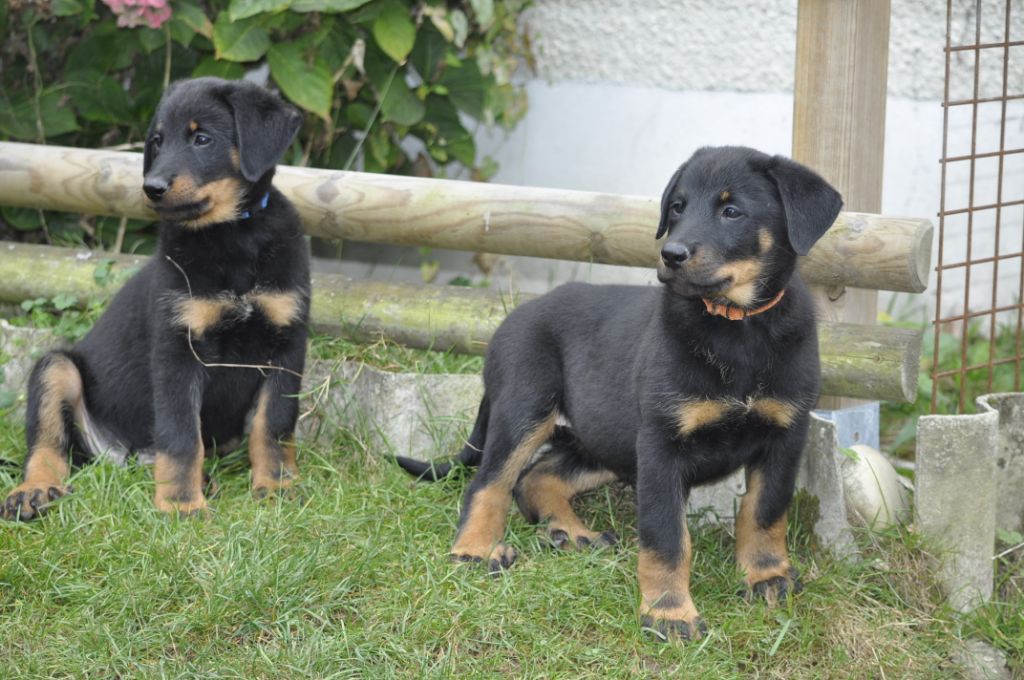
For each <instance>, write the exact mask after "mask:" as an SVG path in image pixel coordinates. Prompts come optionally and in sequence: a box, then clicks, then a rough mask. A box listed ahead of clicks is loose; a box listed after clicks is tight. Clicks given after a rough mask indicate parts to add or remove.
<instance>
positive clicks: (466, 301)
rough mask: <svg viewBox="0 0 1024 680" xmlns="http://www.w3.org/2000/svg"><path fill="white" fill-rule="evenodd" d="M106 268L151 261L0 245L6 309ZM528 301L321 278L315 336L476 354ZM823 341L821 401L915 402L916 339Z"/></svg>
mask: <svg viewBox="0 0 1024 680" xmlns="http://www.w3.org/2000/svg"><path fill="white" fill-rule="evenodd" d="M108 259H109V260H112V261H113V262H114V263H115V266H114V272H115V273H116V272H119V271H121V272H123V271H126V270H127V269H128V268H130V267H133V266H139V265H141V264H142V263H144V262H145V261H146V258H144V257H139V256H131V255H116V256H112V255H111V254H110V253H103V252H91V251H87V250H74V249H70V248H54V247H52V246H36V245H25V244H15V243H0V281H2V282H3V285H2V286H0V302H7V303H19V302H21V301H22V300H27V299H34V298H37V297H44V298H52V297H54V296H55V295H57V294H58V293H66V294H69V295H74V296H76V297H77V298H78V299H79V301H80V302H82V303H86V302H89V301H91V300H93V299H98V298H100V299H101V298H105V297H107V296H109V295H110V294H112V293H113V291H114V290H115V289H116V285H110V286H107V287H100V286H99V285H98V284H97V283H96V280H95V278H94V273H95V272H96V271H97V267H99V266H100V265H101V264H102V263H103V261H104V260H108ZM113 279H114V280H118V277H117V276H114V277H113ZM529 297H530V296H525V295H524V296H518V297H516V298H515V299H512V298H509V297H503V296H501V295H500V294H498V293H494V292H492V291H488V290H480V289H473V288H465V287H459V286H419V285H412V284H400V283H385V282H378V281H352V280H349V279H346V278H344V277H342V276H338V275H333V274H317V275H314V278H313V306H312V323H313V327H314V328H315V329H317V330H320V331H322V332H327V333H332V334H336V335H343V336H346V337H349V338H351V339H353V340H357V341H373V340H377V339H379V338H381V337H385V338H387V339H389V340H392V341H395V342H400V343H402V344H404V345H407V346H410V347H419V348H424V349H427V348H429V349H436V350H452V351H455V352H460V353H470V354H480V353H482V352H483V350H484V349H485V348H486V346H487V342H488V341H489V340H490V338H491V334H492V333H493V332H494V329H495V328H497V326H498V324H499V323H500V322H501V320H502V319H504V318H505V315H506V314H507V313H508V312H509V311H510V310H511V309H512V307H514V306H515V305H516V304H517V303H519V302H521V301H523V300H525V299H528V298H529ZM819 335H820V349H821V364H822V369H821V372H822V388H823V391H824V392H825V394H831V395H843V396H851V397H860V398H864V399H888V400H894V401H912V400H913V399H914V398H915V397H916V389H917V368H918V367H917V357H918V356H920V352H921V334H920V333H919V332H918V331H910V330H903V329H898V328H885V327H869V326H859V325H855V324H843V323H833V322H826V321H823V322H821V323H819Z"/></svg>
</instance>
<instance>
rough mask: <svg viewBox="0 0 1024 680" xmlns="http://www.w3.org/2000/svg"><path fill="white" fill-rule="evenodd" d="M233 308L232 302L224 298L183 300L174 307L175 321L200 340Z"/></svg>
mask: <svg viewBox="0 0 1024 680" xmlns="http://www.w3.org/2000/svg"><path fill="white" fill-rule="evenodd" d="M233 306H234V305H233V301H232V300H231V299H230V298H224V297H209V298H183V299H181V300H179V301H178V302H177V304H176V305H175V321H176V322H177V325H179V326H184V327H185V328H187V329H189V330H190V331H192V334H193V335H194V336H196V337H197V338H201V337H203V335H204V334H205V333H206V331H208V330H210V329H211V328H213V327H214V326H216V325H217V324H218V323H220V320H221V318H222V317H223V316H224V313H225V312H227V310H229V309H231V308H232V307H233Z"/></svg>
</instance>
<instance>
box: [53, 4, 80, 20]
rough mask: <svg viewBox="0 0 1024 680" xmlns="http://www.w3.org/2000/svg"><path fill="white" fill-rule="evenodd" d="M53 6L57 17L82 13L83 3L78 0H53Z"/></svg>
mask: <svg viewBox="0 0 1024 680" xmlns="http://www.w3.org/2000/svg"><path fill="white" fill-rule="evenodd" d="M51 7H52V8H53V15H54V16H55V17H70V16H74V15H75V14H81V13H82V9H84V8H83V7H82V3H80V2H79V1H78V0H53V3H52V5H51Z"/></svg>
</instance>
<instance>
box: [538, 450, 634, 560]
mask: <svg viewBox="0 0 1024 680" xmlns="http://www.w3.org/2000/svg"><path fill="white" fill-rule="evenodd" d="M616 478H617V477H616V475H615V473H613V472H611V471H608V470H603V471H599V472H597V471H595V472H581V473H578V474H575V475H573V476H572V477H570V478H565V477H562V476H560V475H558V474H557V473H555V472H553V471H551V469H550V468H549V466H545V465H544V464H543V463H540V464H538V465H537V466H536V467H535V468H534V469H532V470H530V472H529V473H527V475H526V476H525V477H524V478H523V480H522V481H521V482H520V483H519V493H520V499H521V502H522V504H523V505H524V506H525V507H526V508H529V511H530V513H531V514H533V515H536V517H537V520H538V521H540V522H543V521H545V520H548V533H549V534H550V535H551V536H552V538H555V537H556V536H557V535H558V532H563V533H564V534H565V536H566V537H567V538H568V541H566V542H565V543H564V544H563V543H561V542H556V544H557V545H558V546H559V547H577V548H582V547H585V546H590V545H610V544H613V543H615V539H614V536H612V535H611V534H608V533H604V534H602V533H599V532H596V531H591V530H590V529H588V528H587V527H586V525H585V524H583V522H582V521H581V520H580V518H579V516H578V515H577V514H576V512H575V511H574V510H573V509H572V503H571V501H572V499H573V497H575V496H576V495H577V494H581V493H583V492H584V491H589V490H590V489H596V488H597V487H599V486H601V485H603V484H607V483H609V482H611V481H614V480H615V479H616ZM581 539H582V540H581Z"/></svg>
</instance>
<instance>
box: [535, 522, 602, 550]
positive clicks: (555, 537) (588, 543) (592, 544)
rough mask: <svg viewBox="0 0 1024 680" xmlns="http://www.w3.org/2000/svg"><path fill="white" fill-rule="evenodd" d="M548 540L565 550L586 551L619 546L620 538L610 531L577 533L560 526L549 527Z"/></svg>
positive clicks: (554, 545)
mask: <svg viewBox="0 0 1024 680" xmlns="http://www.w3.org/2000/svg"><path fill="white" fill-rule="evenodd" d="M548 538H549V539H550V541H551V545H552V546H553V547H555V548H560V549H563V550H572V549H576V550H584V549H587V548H594V549H596V548H608V547H611V546H615V545H618V543H619V537H618V536H616V535H615V534H613V533H612V532H610V531H602V532H601V533H598V532H596V531H577V532H572V531H570V530H568V529H564V528H561V527H558V526H550V527H548Z"/></svg>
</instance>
